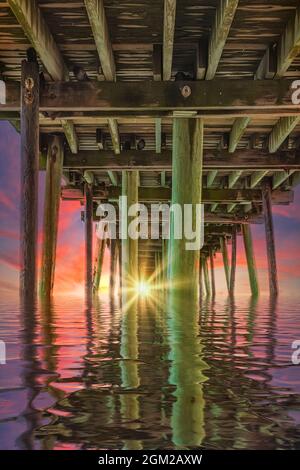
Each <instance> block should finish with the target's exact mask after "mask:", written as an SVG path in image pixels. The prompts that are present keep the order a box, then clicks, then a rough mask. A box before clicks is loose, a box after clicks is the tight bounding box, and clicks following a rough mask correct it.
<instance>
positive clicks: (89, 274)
mask: <svg viewBox="0 0 300 470" xmlns="http://www.w3.org/2000/svg"><path fill="white" fill-rule="evenodd" d="M85 285H86V293H87V294H88V295H90V294H91V293H92V290H93V187H92V185H91V184H89V183H87V182H86V183H85Z"/></svg>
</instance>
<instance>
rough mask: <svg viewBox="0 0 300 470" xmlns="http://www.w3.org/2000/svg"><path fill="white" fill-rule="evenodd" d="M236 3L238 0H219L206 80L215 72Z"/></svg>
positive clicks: (210, 44) (212, 32)
mask: <svg viewBox="0 0 300 470" xmlns="http://www.w3.org/2000/svg"><path fill="white" fill-rule="evenodd" d="M238 3H239V0H222V1H221V2H219V6H218V7H217V11H216V17H215V23H214V26H213V28H212V31H211V37H210V42H209V50H208V68H207V72H206V80H212V79H213V78H214V76H215V74H216V71H217V68H218V65H219V62H220V59H221V56H222V53H223V49H224V46H225V43H226V40H227V37H228V34H229V31H230V27H231V24H232V22H233V18H234V15H235V12H236V9H237V7H238Z"/></svg>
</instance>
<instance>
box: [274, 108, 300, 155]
mask: <svg viewBox="0 0 300 470" xmlns="http://www.w3.org/2000/svg"><path fill="white" fill-rule="evenodd" d="M299 123H300V115H299V116H290V117H282V118H280V119H279V121H278V122H277V124H276V126H274V128H273V130H272V132H271V134H270V137H269V151H270V153H274V152H276V150H278V149H279V147H280V146H281V145H282V144H283V142H284V141H285V139H287V137H288V136H289V135H290V133H291V132H292V131H293V130H294V129H295V127H296V126H297V125H298V124H299Z"/></svg>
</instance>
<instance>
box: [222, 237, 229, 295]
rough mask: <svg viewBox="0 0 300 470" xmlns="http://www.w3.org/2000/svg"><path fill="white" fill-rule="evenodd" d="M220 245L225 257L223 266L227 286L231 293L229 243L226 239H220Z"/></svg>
mask: <svg viewBox="0 0 300 470" xmlns="http://www.w3.org/2000/svg"><path fill="white" fill-rule="evenodd" d="M220 245H221V251H222V256H223V264H224V271H225V279H226V286H227V290H228V292H229V289H230V270H229V261H228V250H227V241H226V238H225V237H220Z"/></svg>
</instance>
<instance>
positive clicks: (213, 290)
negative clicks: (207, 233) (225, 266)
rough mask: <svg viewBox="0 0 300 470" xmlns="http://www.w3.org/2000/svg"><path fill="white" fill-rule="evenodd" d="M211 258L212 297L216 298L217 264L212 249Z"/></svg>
mask: <svg viewBox="0 0 300 470" xmlns="http://www.w3.org/2000/svg"><path fill="white" fill-rule="evenodd" d="M209 258H210V277H211V295H212V297H215V296H216V280H215V262H214V252H213V250H212V249H211V250H210V251H209Z"/></svg>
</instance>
